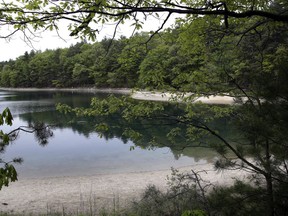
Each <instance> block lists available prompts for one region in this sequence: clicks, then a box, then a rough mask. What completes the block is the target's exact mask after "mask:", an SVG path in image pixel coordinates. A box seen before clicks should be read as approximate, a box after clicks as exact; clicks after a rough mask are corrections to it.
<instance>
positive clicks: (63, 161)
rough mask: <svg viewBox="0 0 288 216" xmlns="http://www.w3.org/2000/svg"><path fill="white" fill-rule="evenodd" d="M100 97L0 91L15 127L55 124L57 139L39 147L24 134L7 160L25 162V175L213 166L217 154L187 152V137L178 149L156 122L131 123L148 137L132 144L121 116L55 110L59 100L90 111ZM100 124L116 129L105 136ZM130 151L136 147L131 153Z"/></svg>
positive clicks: (166, 129) (0, 102)
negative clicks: (98, 127) (100, 132)
mask: <svg viewBox="0 0 288 216" xmlns="http://www.w3.org/2000/svg"><path fill="white" fill-rule="evenodd" d="M95 96H97V97H106V95H105V94H88V93H86V94H80V93H68V92H40V93H37V92H1V93H0V109H3V108H4V107H6V106H8V107H9V108H10V109H11V112H12V113H13V114H14V115H15V116H16V118H15V121H14V125H13V127H18V126H21V125H31V124H37V123H38V122H43V123H45V124H47V125H53V126H54V128H53V133H54V136H53V137H52V138H51V139H50V140H49V144H48V145H47V146H46V147H45V148H43V147H41V146H38V145H36V144H35V143H36V142H35V137H34V136H33V135H31V134H25V133H22V134H21V135H20V137H19V139H18V140H16V141H15V142H14V143H13V145H11V146H9V148H7V150H6V152H5V154H4V157H5V158H7V159H9V158H13V157H19V156H21V157H22V158H24V164H23V165H20V166H19V167H18V170H19V172H20V176H22V177H23V176H24V177H38V176H59V175H61V176H63V175H90V174H97V173H111V172H112V173H117V172H135V171H150V170H159V169H169V168H170V167H171V166H174V167H179V166H186V165H191V164H196V163H206V162H207V161H208V162H211V161H212V160H213V158H214V157H215V156H216V154H215V153H214V151H212V150H210V149H208V148H200V147H194V148H184V149H183V147H184V146H187V140H185V139H179V140H178V142H177V145H175V143H171V142H170V141H169V140H168V139H167V137H166V134H167V132H169V131H170V129H171V125H169V124H167V122H160V121H159V120H153V119H152V120H149V121H148V120H143V121H137V122H134V123H133V124H131V123H129V124H130V125H129V126H130V127H131V128H133V130H135V131H138V132H141V134H142V135H143V136H142V139H139V140H131V139H129V137H127V136H125V135H124V131H123V129H124V128H125V124H128V123H127V122H125V121H124V120H123V119H121V118H119V117H117V116H113V117H106V118H95V117H89V118H88V117H80V118H79V117H76V116H74V115H72V114H66V115H64V114H61V113H59V112H56V111H55V104H56V103H59V102H61V103H65V104H68V105H70V106H72V107H88V106H89V104H90V100H91V98H92V97H95ZM223 121H225V120H223ZM100 122H106V123H107V124H109V125H110V126H112V127H110V130H109V131H107V132H106V133H104V136H103V137H102V138H100V137H99V136H98V134H97V133H96V132H95V125H96V124H97V123H100ZM218 124H221V125H222V129H223V131H224V132H225V131H226V132H227V131H229V126H227V124H226V122H218ZM172 127H173V125H172ZM6 129H7V130H9V128H6ZM183 131H184V130H183ZM151 139H156V141H157V142H156V143H157V144H155V143H154V144H153V145H151V143H150V142H149V141H151ZM190 144H191V143H190ZM131 147H136V148H135V149H134V150H133V151H130V149H131ZM5 158H4V159H5Z"/></svg>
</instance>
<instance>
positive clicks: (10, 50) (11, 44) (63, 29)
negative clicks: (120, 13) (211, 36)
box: [0, 17, 174, 61]
mask: <svg viewBox="0 0 288 216" xmlns="http://www.w3.org/2000/svg"><path fill="white" fill-rule="evenodd" d="M163 19H164V17H163ZM163 19H162V21H163ZM173 22H174V21H173V19H171V20H170V21H169V23H167V24H166V25H165V27H169V26H170V25H171V24H172V23H173ZM161 24H162V23H161V21H159V20H155V19H153V20H152V19H150V20H148V21H146V22H145V25H144V27H143V30H142V31H151V30H157V28H159V27H160V26H161ZM114 28H115V25H113V24H112V23H111V24H109V25H105V26H104V27H102V28H101V31H100V33H99V35H98V41H100V40H102V39H103V38H104V37H110V38H111V37H112V35H113V33H114ZM59 29H60V35H61V37H62V38H60V37H59V36H58V35H57V33H56V32H50V31H45V32H42V33H41V35H39V37H37V38H34V39H33V41H32V45H33V47H32V46H30V45H29V44H27V41H26V42H25V41H24V37H23V34H20V33H19V34H16V35H14V36H12V37H11V38H10V39H9V41H8V40H5V39H0V47H1V51H0V61H7V60H9V59H16V58H17V57H18V56H20V55H23V54H24V53H25V51H27V52H30V51H31V50H32V49H33V48H34V49H35V50H41V51H44V50H46V49H57V48H65V47H69V46H70V45H71V44H75V43H77V42H78V41H80V40H79V39H75V38H72V37H70V36H69V32H68V30H67V23H66V24H64V23H62V24H61V26H60V28H59ZM132 31H133V28H131V27H130V24H127V23H126V25H122V26H120V27H119V29H118V32H117V36H118V37H119V36H120V35H124V36H126V37H130V36H131V34H132ZM1 34H2V35H3V28H2V29H1ZM63 39H64V40H63Z"/></svg>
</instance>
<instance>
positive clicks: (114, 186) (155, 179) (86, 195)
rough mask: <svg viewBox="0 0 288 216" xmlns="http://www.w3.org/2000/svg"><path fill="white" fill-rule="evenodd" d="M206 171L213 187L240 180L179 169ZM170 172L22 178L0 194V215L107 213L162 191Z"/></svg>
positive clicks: (206, 167) (209, 171)
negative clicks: (148, 190) (154, 188)
mask: <svg viewBox="0 0 288 216" xmlns="http://www.w3.org/2000/svg"><path fill="white" fill-rule="evenodd" d="M191 169H193V170H195V171H200V170H206V171H207V173H202V174H201V177H202V178H203V179H204V180H208V181H210V182H211V183H213V184H226V185H227V184H231V183H232V182H233V179H234V178H235V177H238V178H240V179H244V178H245V175H244V174H243V173H241V172H239V171H235V172H234V171H229V172H221V173H217V172H215V171H214V170H213V166H212V164H202V165H195V166H190V167H181V168H179V170H180V171H182V172H189V171H190V170H191ZM170 174H171V170H159V171H151V172H134V173H120V174H101V175H95V176H76V177H69V176H67V177H53V178H31V179H29V178H26V179H21V178H20V179H19V181H17V182H14V183H11V185H10V186H9V187H5V188H3V189H2V190H1V191H0V197H1V198H0V211H4V212H14V213H26V214H30V213H34V214H37V213H47V212H55V211H59V212H62V211H63V210H64V211H65V212H86V211H88V210H89V208H90V207H91V205H93V209H97V210H100V209H102V208H106V209H109V208H111V207H112V206H113V203H115V201H117V202H119V205H120V206H125V205H129V202H131V201H132V200H133V199H138V198H139V196H140V194H141V193H142V192H143V191H144V190H145V188H146V187H147V186H148V185H156V186H157V187H158V188H160V189H161V190H165V189H166V187H167V185H166V183H167V176H168V175H170Z"/></svg>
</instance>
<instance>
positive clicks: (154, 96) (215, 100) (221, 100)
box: [0, 88, 235, 105]
mask: <svg viewBox="0 0 288 216" xmlns="http://www.w3.org/2000/svg"><path fill="white" fill-rule="evenodd" d="M0 90H4V91H23V92H40V91H63V92H79V93H111V94H125V95H130V96H131V97H132V98H134V99H137V100H149V101H173V99H175V97H178V96H179V95H178V96H177V95H176V94H172V93H164V92H152V91H134V90H133V89H128V88H103V89H97V88H60V89H59V88H0ZM190 95H191V94H190V93H187V94H186V96H190ZM178 99H179V98H178ZM194 102H202V103H205V104H230V105H231V104H234V103H235V100H234V98H233V97H230V96H219V95H215V96H207V97H206V96H205V97H204V96H203V97H198V98H195V99H194Z"/></svg>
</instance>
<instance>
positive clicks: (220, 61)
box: [0, 18, 288, 91]
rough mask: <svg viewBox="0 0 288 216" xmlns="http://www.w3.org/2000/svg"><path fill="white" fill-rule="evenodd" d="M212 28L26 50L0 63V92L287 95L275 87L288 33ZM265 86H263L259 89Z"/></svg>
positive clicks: (198, 23)
mask: <svg viewBox="0 0 288 216" xmlns="http://www.w3.org/2000/svg"><path fill="white" fill-rule="evenodd" d="M213 22H218V21H217V19H215V18H213V19H210V18H207V19H206V20H205V19H199V20H194V21H193V22H191V23H187V22H186V23H185V24H181V23H180V24H178V25H177V27H175V28H174V29H166V30H165V31H164V32H162V33H160V34H157V35H154V36H153V37H152V38H151V34H150V33H148V32H142V33H138V34H135V35H134V36H133V37H131V38H125V37H120V39H115V40H112V39H108V38H105V39H103V40H102V41H100V42H95V43H93V44H89V43H85V42H82V43H77V44H75V45H72V46H70V47H69V48H65V49H56V50H46V51H43V52H35V51H33V50H32V51H31V52H30V53H28V52H26V53H25V54H24V55H22V56H20V57H18V58H17V59H16V60H10V61H9V62H1V63H0V70H1V73H0V86H2V87H39V88H41V87H57V88H62V87H85V86H86V87H87V86H92V87H97V88H102V87H111V88H114V87H117V88H122V87H128V88H132V87H139V88H152V89H165V90H173V89H174V90H175V89H176V90H178V91H195V88H197V90H199V88H203V91H205V89H206V88H207V87H209V90H211V87H212V89H213V88H215V91H219V90H220V89H222V87H223V88H227V86H230V85H231V84H233V85H234V83H235V82H237V84H238V85H240V86H241V87H242V88H245V89H247V88H248V87H249V85H255V84H256V85H258V86H259V87H260V88H270V87H271V88H275V90H277V91H278V90H279V91H282V90H285V89H287V87H284V89H283V85H282V84H283V82H284V80H287V73H286V72H285V71H284V68H286V67H287V64H288V63H287V61H286V60H285V59H287V56H288V47H287V26H284V25H280V24H279V25H276V26H275V25H274V26H273V28H271V26H269V24H266V25H263V26H261V27H259V28H258V29H257V31H250V32H249V33H247V34H246V35H245V36H243V35H242V34H239V35H237V34H236V35H235V34H232V33H230V34H227V32H225V31H224V30H223V29H214V28H213ZM208 27H209V28H208ZM279 35H281V36H279ZM224 36H225V37H224ZM255 42H256V43H255ZM257 77H259V78H261V79H260V80H258V79H257ZM251 80H257V82H254V83H252V82H251ZM208 81H209V82H208ZM267 81H269V85H268V86H267V85H263V83H266V82H267ZM271 81H272V82H271ZM274 81H275V82H274ZM198 83H201V85H198ZM208 83H209V86H207V85H208ZM233 85H231V86H233ZM280 86H282V87H281V88H280ZM285 86H286V85H285ZM219 88H220V89H219ZM281 89H282V90H281ZM270 90H271V89H270ZM226 91H227V89H226ZM285 91H286V90H285Z"/></svg>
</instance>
